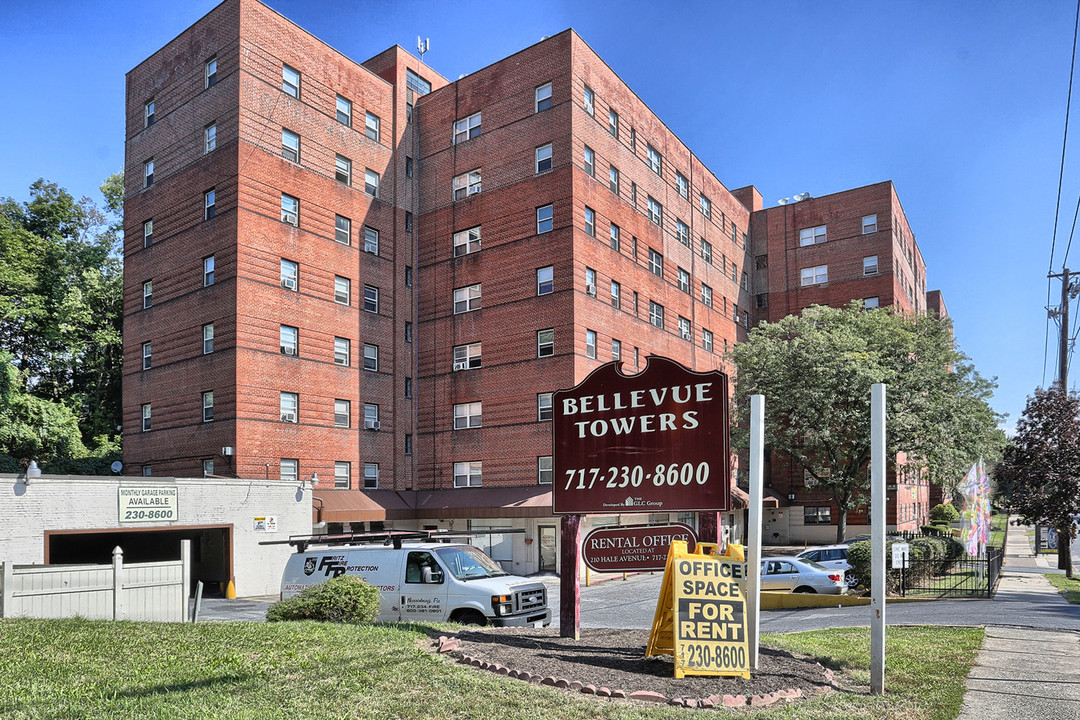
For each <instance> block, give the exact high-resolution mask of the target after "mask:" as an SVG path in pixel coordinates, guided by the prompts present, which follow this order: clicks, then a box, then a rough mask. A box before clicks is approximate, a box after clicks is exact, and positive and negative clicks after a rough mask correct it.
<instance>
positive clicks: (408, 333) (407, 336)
mask: <svg viewBox="0 0 1080 720" xmlns="http://www.w3.org/2000/svg"><path fill="white" fill-rule="evenodd" d="M405 342H410V343H411V342H412V323H411V322H409V321H408V320H406V321H405Z"/></svg>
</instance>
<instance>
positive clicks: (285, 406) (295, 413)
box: [278, 392, 300, 423]
mask: <svg viewBox="0 0 1080 720" xmlns="http://www.w3.org/2000/svg"><path fill="white" fill-rule="evenodd" d="M278 408H279V410H280V411H281V422H284V423H296V422H299V421H300V420H299V408H300V396H299V395H297V394H296V393H293V392H283V393H281V396H280V399H279V400H278Z"/></svg>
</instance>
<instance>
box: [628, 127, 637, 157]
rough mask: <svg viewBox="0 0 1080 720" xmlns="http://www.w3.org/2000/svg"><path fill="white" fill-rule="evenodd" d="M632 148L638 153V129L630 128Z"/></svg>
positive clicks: (632, 150)
mask: <svg viewBox="0 0 1080 720" xmlns="http://www.w3.org/2000/svg"><path fill="white" fill-rule="evenodd" d="M630 150H631V152H634V153H637V130H635V129H634V128H630Z"/></svg>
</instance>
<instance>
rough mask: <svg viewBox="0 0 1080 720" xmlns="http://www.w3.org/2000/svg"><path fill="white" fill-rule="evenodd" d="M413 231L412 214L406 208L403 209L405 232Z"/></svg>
mask: <svg viewBox="0 0 1080 720" xmlns="http://www.w3.org/2000/svg"><path fill="white" fill-rule="evenodd" d="M412 231H413V215H412V213H411V212H409V211H408V210H406V211H405V232H409V233H411V232H412Z"/></svg>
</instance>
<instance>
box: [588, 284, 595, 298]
mask: <svg viewBox="0 0 1080 720" xmlns="http://www.w3.org/2000/svg"><path fill="white" fill-rule="evenodd" d="M585 293H586V294H588V295H592V296H593V297H596V286H595V285H593V284H592V283H585Z"/></svg>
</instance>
